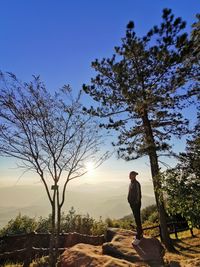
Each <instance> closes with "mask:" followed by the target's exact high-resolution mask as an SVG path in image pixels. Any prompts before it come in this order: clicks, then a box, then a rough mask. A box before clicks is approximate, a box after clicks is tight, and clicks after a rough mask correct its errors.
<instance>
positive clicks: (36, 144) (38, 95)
mask: <svg viewBox="0 0 200 267" xmlns="http://www.w3.org/2000/svg"><path fill="white" fill-rule="evenodd" d="M80 97H81V93H79V94H78V96H77V97H76V98H74V97H73V96H72V92H71V89H70V87H69V86H64V87H63V88H62V89H61V90H59V91H58V92H56V93H55V94H54V95H52V94H50V93H49V92H48V91H47V90H46V88H45V86H44V84H43V83H42V82H41V81H40V78H39V77H34V79H33V81H32V82H30V83H22V82H20V81H19V80H18V79H17V78H16V76H15V75H14V74H11V73H8V74H6V75H5V74H3V73H0V155H1V156H8V157H14V158H17V159H18V160H20V162H21V164H20V166H21V167H23V168H25V169H26V170H34V171H35V172H36V173H37V174H38V175H39V177H40V179H41V181H42V183H43V185H44V187H45V190H46V193H47V196H48V199H49V201H50V204H51V209H52V240H55V244H54V241H52V242H51V246H52V248H53V246H54V245H55V247H56V243H57V242H56V241H58V238H56V239H54V237H55V236H56V235H57V237H58V234H59V232H60V216H61V209H62V206H63V204H64V202H65V192H66V187H67V185H68V183H69V182H70V181H71V180H73V179H76V178H79V177H81V176H83V175H84V174H85V173H86V172H87V169H86V163H87V162H88V161H91V160H92V161H93V163H94V165H95V167H97V166H99V165H100V164H101V163H102V162H103V161H104V160H105V159H106V158H107V157H108V153H107V152H106V153H104V154H101V155H100V147H101V144H102V138H101V136H100V135H99V132H98V126H97V124H96V123H95V121H94V119H92V117H91V116H88V114H86V113H84V112H83V109H82V105H81V103H80ZM61 185H62V186H61Z"/></svg>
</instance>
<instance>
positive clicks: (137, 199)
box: [128, 180, 141, 206]
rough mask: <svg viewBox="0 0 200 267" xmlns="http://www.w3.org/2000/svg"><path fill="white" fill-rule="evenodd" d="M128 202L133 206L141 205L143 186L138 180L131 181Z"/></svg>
mask: <svg viewBox="0 0 200 267" xmlns="http://www.w3.org/2000/svg"><path fill="white" fill-rule="evenodd" d="M128 202H129V204H130V205H131V206H139V205H141V186H140V183H139V182H138V181H137V180H134V181H131V183H130V185H129V192H128Z"/></svg>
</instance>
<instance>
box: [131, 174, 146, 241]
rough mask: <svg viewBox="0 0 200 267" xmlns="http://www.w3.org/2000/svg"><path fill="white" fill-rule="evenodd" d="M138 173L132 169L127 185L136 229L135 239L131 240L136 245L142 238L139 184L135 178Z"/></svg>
mask: <svg viewBox="0 0 200 267" xmlns="http://www.w3.org/2000/svg"><path fill="white" fill-rule="evenodd" d="M137 175H138V173H137V172H135V171H132V172H130V174H129V178H130V180H131V182H130V185H129V192H128V202H129V204H130V206H131V210H132V212H133V215H134V218H135V223H136V230H137V234H136V237H135V239H134V240H133V242H132V244H133V245H138V244H139V242H140V240H141V238H142V236H143V235H142V233H143V230H142V224H141V218H140V208H141V186H140V183H139V182H138V181H137V180H136V176H137Z"/></svg>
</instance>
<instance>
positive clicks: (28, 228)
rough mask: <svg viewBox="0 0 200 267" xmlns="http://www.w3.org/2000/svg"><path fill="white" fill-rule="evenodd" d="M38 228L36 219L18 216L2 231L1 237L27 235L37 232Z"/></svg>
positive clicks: (0, 232) (0, 231)
mask: <svg viewBox="0 0 200 267" xmlns="http://www.w3.org/2000/svg"><path fill="white" fill-rule="evenodd" d="M36 228H37V221H36V219H35V218H30V217H28V216H26V215H23V216H22V215H21V214H20V213H19V214H18V215H17V217H16V218H15V219H12V220H10V221H9V222H8V224H7V225H6V226H5V227H4V228H3V229H1V230H0V236H3V235H16V234H26V233H31V232H33V231H35V230H36Z"/></svg>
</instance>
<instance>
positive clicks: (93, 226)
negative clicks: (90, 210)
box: [61, 207, 106, 235]
mask: <svg viewBox="0 0 200 267" xmlns="http://www.w3.org/2000/svg"><path fill="white" fill-rule="evenodd" d="M105 229H106V225H105V223H104V222H103V221H102V219H101V218H100V219H99V220H98V221H97V220H95V219H93V218H92V217H90V215H89V214H86V215H79V214H77V213H76V211H75V210H74V208H73V207H72V208H71V210H70V211H69V213H68V214H67V215H66V216H64V214H63V215H62V220H61V230H62V231H64V232H78V233H81V234H88V235H100V234H103V233H104V232H105Z"/></svg>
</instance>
